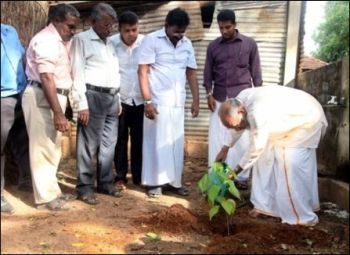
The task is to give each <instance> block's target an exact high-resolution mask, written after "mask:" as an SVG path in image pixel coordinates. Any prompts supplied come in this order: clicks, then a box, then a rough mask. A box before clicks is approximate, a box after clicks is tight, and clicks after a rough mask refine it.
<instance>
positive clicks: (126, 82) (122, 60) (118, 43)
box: [110, 34, 144, 105]
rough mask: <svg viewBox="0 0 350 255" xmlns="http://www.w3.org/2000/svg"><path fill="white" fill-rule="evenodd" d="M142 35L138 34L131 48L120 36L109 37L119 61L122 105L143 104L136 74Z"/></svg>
mask: <svg viewBox="0 0 350 255" xmlns="http://www.w3.org/2000/svg"><path fill="white" fill-rule="evenodd" d="M143 38H144V35H141V34H139V35H138V36H137V39H136V41H135V42H134V44H133V45H132V46H128V45H126V44H125V43H124V42H123V40H122V39H121V38H120V34H116V35H113V36H111V37H110V40H111V41H112V44H113V46H114V48H115V50H116V52H117V56H118V59H119V73H120V98H121V101H122V102H123V103H124V104H128V105H133V101H134V102H135V105H141V104H143V102H144V100H143V97H142V94H141V91H140V85H139V77H138V74H137V70H138V62H139V52H140V50H139V49H140V47H139V46H140V45H141V42H142V40H143Z"/></svg>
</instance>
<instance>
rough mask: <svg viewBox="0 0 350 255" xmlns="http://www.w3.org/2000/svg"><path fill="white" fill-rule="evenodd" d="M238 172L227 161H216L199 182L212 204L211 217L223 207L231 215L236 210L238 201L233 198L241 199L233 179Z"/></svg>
mask: <svg viewBox="0 0 350 255" xmlns="http://www.w3.org/2000/svg"><path fill="white" fill-rule="evenodd" d="M234 178H236V174H235V172H234V171H232V170H231V169H230V168H229V167H228V166H227V165H226V164H225V163H221V162H215V163H214V166H213V167H212V169H211V170H210V171H209V173H207V174H205V175H204V176H203V177H202V178H201V179H200V180H199V182H198V188H199V189H200V191H201V192H202V193H204V194H206V195H207V196H208V203H209V205H210V207H211V208H210V210H209V219H210V220H211V219H212V218H213V217H214V216H215V215H216V214H218V212H219V210H220V208H221V207H222V208H223V209H224V211H225V212H226V213H227V214H228V215H231V214H233V213H234V212H235V210H236V202H235V201H234V200H233V199H232V198H237V199H241V197H240V194H239V191H238V190H237V188H236V186H235V184H234V182H233V181H232V179H234Z"/></svg>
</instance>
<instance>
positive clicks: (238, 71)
mask: <svg viewBox="0 0 350 255" xmlns="http://www.w3.org/2000/svg"><path fill="white" fill-rule="evenodd" d="M236 31H237V35H236V37H235V38H234V39H233V40H231V41H225V40H223V38H222V37H219V38H217V39H215V40H214V41H212V42H211V43H210V44H209V46H208V49H207V57H206V60H205V67H204V87H205V88H206V90H207V91H213V96H214V98H215V99H216V100H217V101H220V102H224V101H225V100H226V99H227V98H231V97H235V96H237V95H238V94H239V92H241V91H242V90H243V89H246V88H250V87H252V84H253V85H254V86H261V85H262V77H261V67H260V57H259V52H258V46H257V44H256V42H255V41H254V39H252V38H250V37H247V36H244V35H242V34H240V33H239V32H238V30H236ZM213 82H214V84H213ZM213 86H214V89H213Z"/></svg>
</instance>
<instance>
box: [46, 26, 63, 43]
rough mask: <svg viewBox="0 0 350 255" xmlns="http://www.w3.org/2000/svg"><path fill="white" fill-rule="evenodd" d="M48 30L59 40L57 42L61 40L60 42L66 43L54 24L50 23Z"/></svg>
mask: <svg viewBox="0 0 350 255" xmlns="http://www.w3.org/2000/svg"><path fill="white" fill-rule="evenodd" d="M46 28H47V30H48V31H49V32H50V33H52V35H53V36H55V37H56V38H57V40H59V41H60V42H64V41H63V40H62V37H61V36H60V34H59V33H58V31H57V29H56V27H55V26H54V25H53V23H50V24H49V25H48V26H47V27H46Z"/></svg>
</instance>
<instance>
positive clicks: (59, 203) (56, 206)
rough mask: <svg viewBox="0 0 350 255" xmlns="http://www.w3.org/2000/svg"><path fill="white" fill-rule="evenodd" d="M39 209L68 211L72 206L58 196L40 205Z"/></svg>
mask: <svg viewBox="0 0 350 255" xmlns="http://www.w3.org/2000/svg"><path fill="white" fill-rule="evenodd" d="M37 209H49V210H51V211H67V210H69V209H70V208H69V206H68V205H67V203H66V201H65V200H63V199H61V198H59V197H57V198H55V199H54V200H52V201H50V202H48V203H45V204H41V205H38V206H37Z"/></svg>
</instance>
